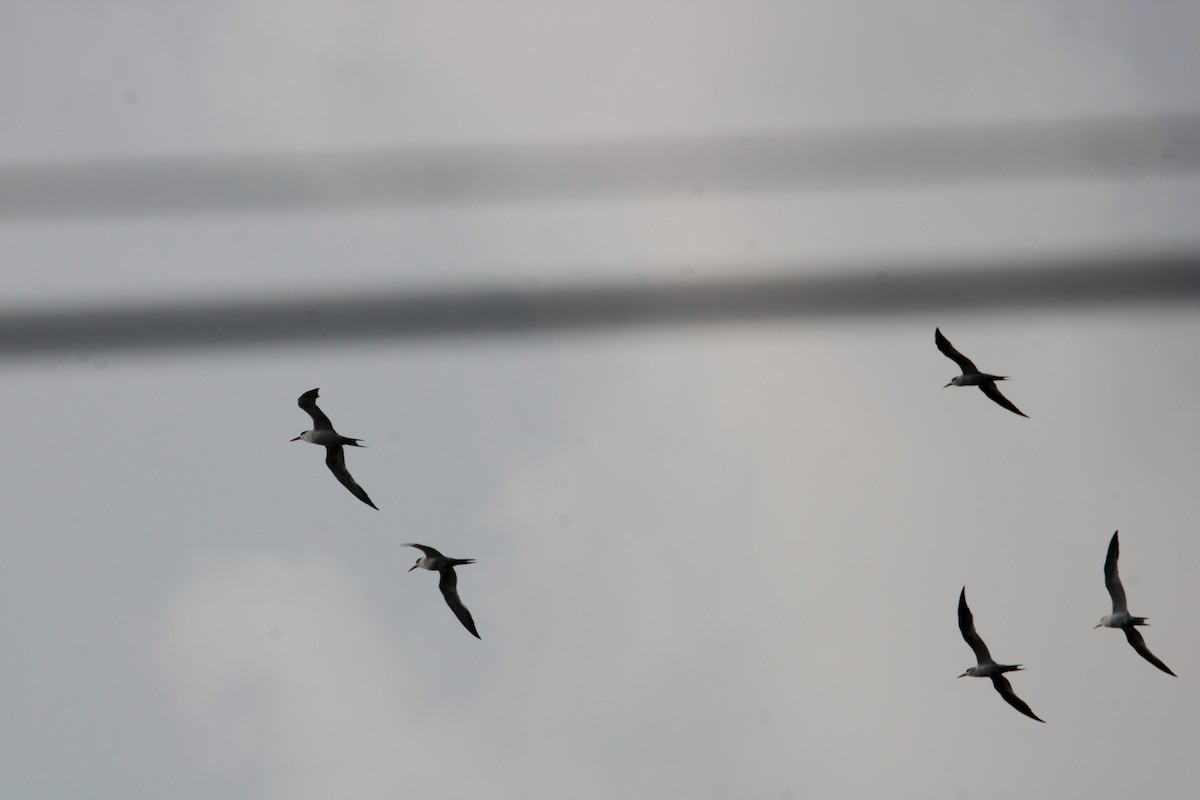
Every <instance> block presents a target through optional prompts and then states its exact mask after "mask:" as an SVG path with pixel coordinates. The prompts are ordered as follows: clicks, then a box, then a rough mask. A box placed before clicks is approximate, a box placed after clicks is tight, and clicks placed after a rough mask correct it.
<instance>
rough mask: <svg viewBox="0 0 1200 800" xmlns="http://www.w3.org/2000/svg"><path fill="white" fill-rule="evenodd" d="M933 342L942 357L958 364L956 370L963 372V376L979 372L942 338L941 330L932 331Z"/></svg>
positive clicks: (972, 363) (969, 360)
mask: <svg viewBox="0 0 1200 800" xmlns="http://www.w3.org/2000/svg"><path fill="white" fill-rule="evenodd" d="M933 341H934V342H936V343H937V348H938V350H941V351H942V355H944V356H946V358H948V359H950V360H951V361H953V362H954V363H955V364H958V368H959V369H961V370H962V371H963V374H964V375H966V374H967V373H969V372H979V369H978V368H977V367H976V366H975V362H974V361H972V360H971V359H969V358H967V357H966V356H964V355H963V354H962V353H960V352H958V351H957V350H955V349H954V345H952V344H950V340H949V339H947V338H946V337H945V336H942V329H941V328H934V329H933Z"/></svg>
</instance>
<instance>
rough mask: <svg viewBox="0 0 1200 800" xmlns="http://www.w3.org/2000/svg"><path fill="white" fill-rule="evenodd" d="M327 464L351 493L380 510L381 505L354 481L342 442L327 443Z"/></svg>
mask: <svg viewBox="0 0 1200 800" xmlns="http://www.w3.org/2000/svg"><path fill="white" fill-rule="evenodd" d="M325 466H327V467H329V471H330V472H332V473H333V474H334V477H336V478H337V479H338V482H339V483H341V484H342V486H345V487H346V488H347V489H349V490H350V494H352V495H354V496H355V497H357V498H358V499H359V500H362V501H363V502H364V503H366V504H367V505H369V506H370V507H371V508H373V509H375V510H376V511H378V510H379V506H377V505H375V504H374V503H372V502H371V498H369V497H367V493H366V492H364V491H363V488H362V487H361V486H359V485H358V484H357V483H355V482H354V478H352V477H350V470H348V469H346V452H345V450H343V449H342V446H341V445H340V444H329V445H325Z"/></svg>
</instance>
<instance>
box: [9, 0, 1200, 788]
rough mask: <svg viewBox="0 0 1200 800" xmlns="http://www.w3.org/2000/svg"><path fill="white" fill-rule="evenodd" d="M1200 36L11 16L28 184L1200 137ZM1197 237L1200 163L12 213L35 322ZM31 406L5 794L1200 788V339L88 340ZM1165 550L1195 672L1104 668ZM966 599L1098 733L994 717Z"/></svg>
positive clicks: (1056, 29) (955, 22) (987, 631)
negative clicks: (891, 142)
mask: <svg viewBox="0 0 1200 800" xmlns="http://www.w3.org/2000/svg"><path fill="white" fill-rule="evenodd" d="M1197 30H1200V8H1195V7H1193V6H1192V5H1191V4H1185V3H1166V2H1158V3H1142V4H1136V5H1135V4H1128V3H1115V2H1099V1H1097V0H1086V1H1085V0H1080V1H1079V2H1057V3H1046V2H1013V3H1004V4H982V3H961V2H956V3H951V2H910V3H902V4H901V3H894V2H890V1H889V0H879V1H878V2H867V0H863V1H862V2H856V3H845V2H826V3H818V2H810V3H773V2H745V0H740V1H739V2H730V3H685V2H658V3H646V2H625V0H615V2H614V0H606V2H603V3H599V2H578V3H566V4H564V3H554V2H545V1H544V0H527V1H525V2H520V1H519V0H518V1H516V2H506V3H482V2H480V3H473V2H430V3H397V2H382V1H380V2H361V1H359V0H351V1H343V2H337V3H318V2H296V1H295V0H291V2H279V1H277V0H271V1H270V2H266V1H261V2H255V1H254V0H238V1H237V2H210V3H204V4H190V3H164V2H145V1H141V2H111V3H103V4H93V3H60V4H52V5H47V4H45V3H35V2H9V3H7V4H6V5H5V6H4V8H3V10H0V71H2V73H3V74H4V75H5V76H6V77H5V80H4V81H0V107H2V108H3V109H4V119H5V122H4V125H3V126H0V159H2V161H0V169H2V168H3V167H6V166H12V165H28V166H35V167H36V166H39V165H43V166H44V165H52V164H58V163H62V162H70V163H104V164H108V163H112V162H114V160H116V161H117V162H120V160H122V159H145V158H151V157H164V156H171V157H194V156H212V157H219V156H244V155H271V154H281V153H282V154H293V155H294V154H305V153H330V152H332V153H347V152H359V151H363V150H372V149H374V150H379V149H385V150H388V149H402V148H404V147H406V146H418V145H419V146H440V145H448V144H472V145H474V144H480V145H496V144H524V143H533V144H537V143H570V142H581V141H582V142H605V141H610V140H622V141H629V140H633V141H638V140H641V139H648V138H649V139H656V140H661V139H664V138H669V137H676V136H678V137H694V136H703V135H735V136H736V135H741V134H745V135H751V134H762V133H771V132H796V131H826V132H828V131H835V132H836V131H839V130H859V129H883V130H886V129H888V128H890V127H900V126H905V125H926V126H937V125H943V124H944V125H964V124H979V125H982V124H989V123H1012V122H1046V121H1054V120H1077V119H1079V118H1103V117H1107V116H1123V115H1134V116H1140V117H1146V118H1150V119H1151V120H1152V119H1153V117H1154V116H1155V115H1161V114H1170V113H1195V112H1198V111H1200V82H1198V81H1197V80H1196V77H1197V75H1200V51H1198V50H1197V48H1196V46H1195V32H1196V31H1197ZM1151 124H1152V122H1151ZM1147 146H1148V147H1154V148H1159V149H1161V147H1160V145H1159V144H1158V143H1157V142H1156V143H1153V144H1148V145H1147ZM1156 152H1157V151H1156ZM1163 156H1164V157H1165V158H1168V159H1169V158H1170V157H1173V156H1174V154H1173V153H1164V154H1163ZM935 166H936V165H935ZM684 177H685V185H686V176H684ZM1198 213H1200V186H1198V185H1197V182H1196V181H1195V180H1192V179H1191V178H1189V177H1188V175H1186V174H1184V175H1179V176H1174V175H1171V174H1169V172H1168V173H1167V174H1161V173H1160V174H1157V175H1152V176H1143V177H1139V176H1136V175H1129V176H1125V177H1120V178H1117V177H1113V176H1107V177H1100V178H1094V179H1088V178H1080V177H1074V178H1070V179H1067V178H1054V179H1052V180H1023V181H1012V182H1003V183H998V182H997V183H988V184H983V185H979V184H962V183H952V184H945V185H942V184H937V185H912V184H902V185H895V186H888V185H884V186H868V187H863V186H856V187H850V188H846V189H838V188H836V187H832V188H829V187H827V188H825V189H823V190H822V191H819V192H816V191H800V190H797V191H784V190H774V191H770V192H766V191H763V192H743V193H738V194H725V193H720V192H709V191H706V190H705V187H703V186H696V187H693V186H687V190H686V191H681V192H679V193H678V194H670V193H666V194H647V195H639V196H630V197H624V198H622V197H606V198H604V199H602V200H597V199H595V198H592V199H589V198H586V197H580V198H566V199H564V200H562V201H561V202H560V201H553V202H551V201H539V202H524V203H520V202H511V203H505V202H491V203H475V204H466V203H464V204H445V203H443V204H440V205H437V206H428V207H425V206H422V205H421V204H419V203H414V204H409V205H406V206H403V207H388V206H377V207H370V208H355V209H340V210H329V211H322V210H320V209H316V210H310V211H306V212H304V213H298V212H294V211H287V210H279V209H275V210H270V209H267V210H264V211H262V212H261V213H244V214H233V213H229V214H222V213H206V214H198V215H185V214H165V215H156V216H153V217H147V218H138V217H128V216H126V217H119V218H97V219H69V220H64V219H47V220H38V219H21V220H13V219H8V220H4V219H0V252H2V253H3V260H2V261H0V263H2V264H3V266H2V267H0V270H2V271H3V272H2V274H3V293H2V294H0V313H3V312H4V311H8V310H13V309H30V308H40V307H60V306H63V305H71V304H81V303H94V302H116V301H138V302H146V303H153V302H156V301H162V300H169V299H180V298H209V299H211V298H221V297H238V298H271V297H285V296H294V295H296V294H297V293H303V292H312V291H321V290H326V289H344V290H356V291H363V292H379V291H396V290H403V289H408V288H413V287H442V286H451V287H453V286H467V285H472V286H475V285H484V286H528V285H530V284H531V283H536V284H538V285H571V284H572V283H574V282H579V281H584V280H596V279H608V280H615V279H647V280H650V281H656V282H671V281H687V280H690V279H692V278H693V277H702V278H715V277H721V275H722V274H723V273H720V272H718V271H717V270H719V269H731V268H732V267H731V266H730V265H736V268H737V269H738V270H739V273H738V274H739V275H753V274H756V272H755V271H756V270H762V269H768V268H769V269H771V270H778V269H780V268H781V267H780V265H781V264H792V265H794V266H793V267H791V268H792V269H795V270H797V271H805V270H809V271H812V272H813V274H818V273H820V271H821V270H829V269H831V267H830V265H837V264H839V263H851V262H853V261H854V260H855V259H874V260H876V261H878V260H879V259H890V258H895V259H896V260H897V262H898V263H900V262H903V263H906V264H919V263H920V261H921V259H923V258H930V259H935V258H936V259H940V261H939V263H944V262H945V259H947V258H951V257H955V256H959V255H961V256H963V257H964V258H966V257H992V258H995V257H1005V256H1009V255H1012V256H1014V257H1016V256H1020V257H1025V256H1030V255H1037V254H1047V253H1052V254H1072V253H1081V252H1082V253H1091V252H1104V251H1106V250H1109V249H1118V248H1126V249H1139V248H1140V249H1145V250H1147V251H1149V252H1162V253H1168V252H1178V251H1186V250H1188V249H1189V248H1191V249H1194V248H1195V247H1196V246H1197V245H1198V244H1200V243H1198V242H1197V237H1196V234H1195V220H1196V218H1197V214H1198ZM716 265H719V266H716ZM317 311H318V312H319V309H317ZM939 325H940V326H941V328H942V330H943V332H944V333H945V334H946V335H947V336H948V337H949V338H950V340H951V341H952V342H954V344H955V345H957V346H958V348H959V349H960V350H962V351H963V352H964V353H965V354H967V355H968V356H970V357H972V358H973V359H974V360H975V361H976V362H977V363H978V364H979V365H980V367H981V368H983V369H985V370H988V371H991V372H996V373H1000V374H1005V375H1011V376H1012V380H1011V381H1009V382H1008V383H1007V384H1005V386H1004V391H1005V394H1006V395H1007V396H1008V397H1009V398H1010V399H1011V400H1012V401H1013V402H1014V403H1016V404H1017V405H1018V406H1019V407H1020V408H1021V409H1022V410H1023V411H1025V412H1026V413H1027V414H1029V416H1030V419H1021V418H1019V417H1017V416H1015V415H1013V414H1010V413H1008V412H1006V411H1004V410H1003V409H1001V408H999V407H998V406H996V405H994V404H993V403H991V402H989V401H988V400H987V398H985V397H984V396H983V395H982V394H981V393H979V392H978V391H976V390H974V389H969V388H952V389H945V390H943V389H942V388H941V386H942V384H944V383H946V382H947V381H948V380H949V379H950V378H951V377H953V376H954V375H955V374H957V369H956V367H955V365H954V364H953V363H951V362H950V361H948V360H947V359H945V358H944V357H943V356H942V355H941V354H940V353H939V352H938V351H937V350H936V348H935V347H934V344H933V330H934V327H935V326H939ZM2 369H3V385H4V402H5V411H6V414H7V417H8V419H9V424H8V426H7V429H6V442H5V444H6V447H5V452H6V453H7V456H8V457H7V459H6V464H7V466H6V468H5V469H4V476H5V481H6V489H7V490H6V492H5V510H6V514H5V523H6V524H5V525H4V529H3V539H4V543H5V548H4V557H3V558H2V559H0V636H2V637H3V641H4V643H5V646H4V648H3V655H0V685H2V686H3V688H2V689H0V700H2V702H3V706H2V711H3V713H0V774H2V775H3V776H4V778H3V783H4V785H5V794H6V796H12V797H21V798H68V797H77V798H83V797H121V798H127V799H128V800H143V799H145V800H148V799H150V798H155V799H156V800H157V798H163V797H173V798H175V797H178V798H217V797H219V798H231V799H234V800H240V799H241V798H269V799H270V800H276V799H278V800H283V799H284V798H287V799H288V800H307V799H308V798H314V799H315V798H331V797H344V798H385V797H386V798H395V797H416V798H422V797H430V796H438V797H441V798H471V797H493V798H523V797H534V798H561V797H581V798H597V799H599V798H613V797H630V798H643V797H644V798H684V797H687V798H711V799H712V800H718V799H721V800H724V799H725V798H731V797H739V798H768V799H779V800H788V799H797V798H810V797H811V798H864V797H901V798H954V799H956V800H957V799H958V798H971V799H972V800H981V799H985V798H1012V797H1063V798H1076V797H1078V798H1083V797H1087V798H1106V797H1128V796H1132V795H1135V794H1136V795H1145V796H1157V797H1182V796H1186V795H1187V794H1188V793H1189V792H1194V790H1195V787H1196V786H1197V785H1200V762H1197V759H1196V758H1195V749H1196V745H1197V742H1200V693H1198V692H1196V691H1195V688H1194V687H1195V681H1196V678H1197V676H1198V675H1200V624H1198V623H1197V619H1196V614H1195V609H1196V608H1197V607H1200V588H1198V585H1197V582H1196V580H1195V573H1196V569H1197V565H1198V563H1200V538H1198V537H1197V536H1196V533H1195V527H1196V526H1195V517H1196V514H1195V507H1196V500H1195V493H1196V487H1197V485H1200V465H1198V463H1197V458H1196V452H1197V441H1196V439H1197V433H1198V426H1197V421H1196V414H1195V407H1196V397H1197V392H1198V391H1200V320H1198V318H1197V316H1196V314H1195V311H1194V309H1193V308H1192V307H1189V306H1183V307H1174V308H1166V309H1155V308H1145V307H1142V308H1137V309H1129V310H1118V311H1112V310H1106V311H1105V312H1103V313H1099V312H1096V311H1094V310H1093V311H1089V310H1088V309H1074V310H1068V311H1053V312H1050V311H1044V310H1043V311H1037V312H1034V311H1030V310H1027V309H1012V310H1011V312H1002V313H993V314H988V315H984V316H972V315H969V314H963V313H956V312H955V311H954V310H953V309H946V310H945V311H944V312H943V313H941V314H939V315H937V316H928V315H913V316H906V317H896V318H888V319H885V320H884V319H881V320H877V321H876V320H869V319H867V320H864V319H863V318H855V319H846V320H832V321H830V320H822V321H821V322H820V323H819V324H795V325H793V324H788V323H774V324H759V325H746V326H723V327H701V326H687V327H681V328H675V329H669V330H668V329H627V330H621V331H615V332H598V333H593V334H588V335H578V334H576V335H564V336H557V337H556V336H543V337H530V338H490V339H489V338H477V339H455V340H447V341H423V342H419V343H413V342H405V343H384V344H380V343H375V344H371V345H358V344H352V343H351V344H347V343H345V342H340V343H331V344H328V345H325V346H321V347H317V348H307V349H301V348H286V347H285V348H278V349H264V348H246V349H241V350H229V349H222V350H209V351H205V350H199V351H198V350H187V351H169V350H168V351H159V352H155V353H153V354H152V355H146V354H143V353H131V352H128V351H116V350H114V351H111V352H106V351H104V350H102V349H96V348H94V347H91V346H89V344H88V343H87V342H86V341H82V342H80V343H79V349H78V352H75V353H71V354H69V355H56V356H50V357H45V358H41V359H39V360H19V361H17V360H14V361H9V362H5V363H4V364H3V365H2ZM313 387H320V388H321V401H320V402H321V406H322V408H323V409H324V410H325V411H326V413H328V415H329V416H330V417H331V418H332V420H333V422H334V424H335V426H336V427H337V429H338V430H339V431H340V432H341V433H343V434H345V435H348V436H354V437H361V438H362V439H364V440H365V443H366V444H367V445H368V449H364V450H354V451H351V452H348V453H347V464H348V466H349V468H350V470H351V472H352V473H353V474H354V476H355V477H356V478H357V480H358V481H359V483H360V484H361V485H362V486H363V488H364V489H366V490H367V492H369V493H370V495H371V497H372V499H373V500H374V501H375V503H376V504H377V505H378V506H379V508H380V510H379V511H374V510H372V509H370V508H368V507H366V506H365V505H363V504H361V503H359V502H358V501H357V500H355V499H354V498H353V497H352V496H350V494H349V493H347V492H346V491H345V490H344V489H343V488H342V487H341V486H339V485H338V484H337V482H336V481H335V480H334V479H333V477H332V476H331V475H330V474H329V472H328V470H327V469H326V468H325V466H324V464H323V453H322V452H321V451H320V450H319V449H317V448H315V447H313V446H312V445H309V444H306V443H302V442H298V443H291V444H289V443H288V439H290V438H291V437H293V436H295V435H297V434H298V433H299V432H300V431H301V430H304V429H306V428H308V427H310V421H309V419H308V417H307V416H306V415H305V414H304V413H303V412H302V411H301V410H300V409H298V408H297V407H296V398H297V396H298V395H299V394H301V393H302V392H304V391H306V390H308V389H311V388H313ZM1118 528H1119V529H1120V531H1121V544H1122V549H1121V572H1122V575H1123V577H1124V580H1125V586H1126V589H1127V591H1128V595H1129V601H1130V610H1131V611H1132V612H1134V613H1136V614H1139V615H1144V616H1148V617H1150V619H1151V622H1152V626H1151V627H1149V628H1147V629H1145V636H1146V641H1147V643H1148V645H1149V646H1150V648H1151V649H1152V650H1153V651H1154V653H1155V654H1157V655H1158V656H1159V657H1160V658H1162V659H1163V660H1164V661H1165V662H1166V663H1167V664H1168V665H1169V666H1171V667H1172V669H1174V671H1175V672H1176V673H1178V675H1179V676H1180V677H1179V678H1178V679H1175V678H1171V677H1170V676H1167V675H1164V674H1163V673H1161V672H1159V671H1158V670H1156V669H1154V668H1153V667H1152V666H1151V665H1150V664H1148V663H1146V662H1145V661H1143V660H1142V659H1141V658H1139V657H1138V656H1137V654H1136V653H1135V652H1134V651H1133V650H1132V649H1131V648H1130V647H1129V646H1128V645H1127V644H1126V642H1125V640H1124V637H1123V636H1122V635H1121V634H1120V633H1119V632H1117V631H1113V630H1092V626H1093V625H1095V623H1096V622H1097V621H1098V620H1099V618H1100V617H1101V616H1102V615H1104V614H1107V613H1109V611H1110V602H1109V597H1108V595H1107V593H1106V592H1105V589H1104V582H1103V574H1102V567H1103V563H1104V556H1105V550H1106V547H1107V544H1108V540H1109V537H1110V536H1111V535H1112V532H1113V530H1115V529H1118ZM408 541H416V542H421V543H424V544H428V545H431V546H433V547H436V548H438V549H440V550H442V551H443V552H444V553H446V554H447V555H450V556H457V557H468V558H475V559H477V563H476V564H473V565H470V566H465V567H461V568H460V569H459V590H460V594H461V597H462V599H463V601H464V602H465V604H466V605H467V606H468V607H469V608H470V609H471V611H472V613H473V615H474V618H475V621H476V623H477V625H478V628H479V632H480V634H481V635H482V637H483V638H482V640H476V639H474V638H473V637H471V636H470V635H469V634H468V633H467V632H466V631H464V630H463V628H462V627H461V626H460V625H459V624H458V622H457V621H456V620H455V619H454V616H453V614H451V612H450V611H449V610H448V609H447V608H446V606H445V603H444V602H443V601H442V598H441V596H440V595H439V593H438V590H437V578H436V576H434V575H433V574H431V573H428V572H424V571H417V572H413V573H406V572H405V570H406V569H407V568H408V566H410V565H411V564H412V562H413V560H414V559H415V558H416V557H417V556H418V553H417V551H415V550H412V549H410V548H403V547H401V546H400V544H401V543H402V542H408ZM964 584H965V585H966V586H967V594H968V598H969V600H970V603H971V606H972V609H973V610H974V613H975V620H976V625H977V628H978V631H979V633H980V634H981V635H982V637H983V638H984V640H985V641H986V642H987V643H988V645H989V646H990V647H991V651H992V653H993V655H994V656H995V657H996V659H997V660H998V661H1003V662H1007V663H1021V664H1024V665H1025V666H1026V670H1025V671H1022V672H1021V673H1019V674H1017V675H1015V676H1012V684H1013V687H1014V689H1015V691H1016V693H1017V694H1018V695H1019V696H1020V697H1022V698H1023V699H1025V700H1026V701H1027V702H1028V703H1029V704H1030V706H1032V708H1033V710H1034V711H1035V712H1036V713H1037V714H1038V715H1039V716H1041V717H1042V718H1044V719H1045V720H1046V721H1047V724H1046V725H1040V724H1038V723H1036V722H1034V721H1032V720H1029V719H1027V718H1025V717H1023V716H1021V715H1020V714H1018V713H1016V712H1015V711H1014V710H1013V709H1012V708H1010V707H1009V706H1007V705H1006V704H1005V703H1004V702H1003V700H1002V699H1001V698H1000V697H999V696H998V695H997V694H996V692H995V691H994V690H993V689H992V687H991V684H990V683H989V682H988V681H983V680H974V679H964V680H955V676H956V675H958V674H959V673H960V672H962V671H963V670H964V669H965V668H966V667H968V666H971V665H972V664H973V662H974V659H973V656H972V653H971V651H970V649H969V648H968V647H967V645H966V644H965V643H964V642H963V641H962V639H961V637H960V635H959V632H958V628H957V622H956V615H955V606H956V602H957V596H958V592H959V590H960V588H961V587H962V586H963V585H964Z"/></svg>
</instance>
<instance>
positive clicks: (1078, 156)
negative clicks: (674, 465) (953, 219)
mask: <svg viewBox="0 0 1200 800" xmlns="http://www.w3.org/2000/svg"><path fill="white" fill-rule="evenodd" d="M1198 167H1200V116H1195V115H1167V116H1154V117H1141V118H1129V117H1112V118H1094V119H1074V120H1066V121H1058V122H1038V123H1033V122H1030V123H1020V124H1016V123H1011V124H1001V125H992V126H975V127H967V126H959V127H923V128H922V127H906V128H892V129H886V128H871V129H852V130H843V131H808V132H784V133H758V134H751V135H745V136H711V137H700V136H691V137H677V138H660V139H645V140H624V141H621V140H614V141H597V142H576V143H562V142H559V143H546V144H540V145H539V144H516V145H479V146H466V145H463V146H448V147H411V148H406V149H398V150H375V151H359V152H341V153H313V154H293V155H260V156H254V155H242V156H228V157H209V158H159V159H145V160H124V161H121V160H114V161H93V162H61V163H41V164H10V165H7V166H0V220H4V219H7V220H55V219H78V218H83V219H91V218H95V217H121V216H126V217H142V216H147V215H163V214H236V213H245V212H251V211H258V212H264V211H278V210H283V211H295V210H332V209H340V208H361V207H390V206H406V205H418V204H419V205H422V206H428V205H447V204H496V203H516V202H542V201H555V200H559V201H561V200H596V199H605V198H629V197H642V196H657V197H661V196H667V197H670V196H691V195H696V194H701V193H704V194H709V193H729V192H732V193H738V192H766V191H796V190H802V191H803V190H827V189H843V188H864V187H890V186H898V185H907V184H918V185H920V184H948V183H957V182H973V183H981V182H987V181H1012V180H1032V179H1061V178H1083V179H1097V178H1110V179H1111V178H1123V177H1129V176H1137V175H1150V176H1155V175H1158V176H1165V175H1190V174H1192V173H1195V172H1196V171H1197V168H1198Z"/></svg>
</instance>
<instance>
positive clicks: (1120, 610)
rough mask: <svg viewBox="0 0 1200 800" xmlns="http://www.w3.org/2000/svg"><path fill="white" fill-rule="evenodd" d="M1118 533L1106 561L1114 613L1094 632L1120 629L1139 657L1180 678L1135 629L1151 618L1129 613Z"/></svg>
mask: <svg viewBox="0 0 1200 800" xmlns="http://www.w3.org/2000/svg"><path fill="white" fill-rule="evenodd" d="M1117 533H1118V531H1113V535H1112V541H1110V542H1109V543H1108V557H1107V558H1105V559H1104V585H1105V586H1107V587H1108V593H1109V595H1110V596H1112V604H1113V609H1112V613H1111V614H1109V615H1108V616H1106V617H1101V618H1100V622H1098V623H1096V625H1094V626H1092V630H1095V629H1096V628H1100V627H1104V628H1120V629H1121V630H1123V631H1125V638H1126V639H1127V640H1128V641H1129V644H1131V645H1133V649H1134V650H1136V651H1137V653H1138V655H1139V656H1141V657H1142V658H1144V659H1146V660H1147V661H1149V662H1150V663H1151V664H1153V665H1154V666H1156V667H1158V668H1159V669H1161V670H1162V671H1163V672H1165V673H1167V674H1168V675H1171V676H1174V677H1179V676H1177V675H1175V673H1174V672H1171V669H1170V667H1168V666H1167V665H1166V664H1164V663H1163V662H1161V661H1159V660H1158V657H1157V656H1156V655H1154V653H1151V652H1150V648H1148V647H1146V640H1145V639H1143V638H1142V634H1141V631H1139V630H1138V629H1137V627H1135V626H1137V625H1147V624H1149V623H1147V622H1146V620H1147V619H1149V617H1135V616H1133V615H1132V614H1130V613H1129V609H1128V608H1127V607H1126V605H1125V587H1124V585H1122V583H1121V575H1120V573H1119V572H1117V559H1118V558H1120V556H1121V545H1120V543H1119V542H1118V541H1117Z"/></svg>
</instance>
